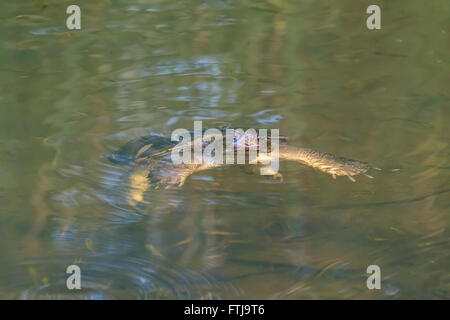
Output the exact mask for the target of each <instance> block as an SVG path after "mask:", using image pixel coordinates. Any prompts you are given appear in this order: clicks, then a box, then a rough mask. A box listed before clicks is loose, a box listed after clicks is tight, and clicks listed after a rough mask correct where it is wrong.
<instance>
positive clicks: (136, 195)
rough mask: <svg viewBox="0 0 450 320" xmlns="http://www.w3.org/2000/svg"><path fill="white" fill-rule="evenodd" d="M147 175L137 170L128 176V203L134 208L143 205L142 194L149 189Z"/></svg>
mask: <svg viewBox="0 0 450 320" xmlns="http://www.w3.org/2000/svg"><path fill="white" fill-rule="evenodd" d="M147 176H148V174H147V172H146V171H144V170H138V171H135V172H133V173H131V175H130V192H129V194H128V199H127V200H128V203H129V204H130V205H132V206H136V204H138V203H145V201H144V192H145V191H147V190H148V188H149V187H150V183H149V181H148V177H147Z"/></svg>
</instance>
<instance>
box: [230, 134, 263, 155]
mask: <svg viewBox="0 0 450 320" xmlns="http://www.w3.org/2000/svg"><path fill="white" fill-rule="evenodd" d="M234 147H235V148H236V149H240V148H244V149H245V150H246V151H247V150H258V148H259V139H258V134H257V133H256V131H254V130H247V131H245V132H243V133H242V132H239V131H234Z"/></svg>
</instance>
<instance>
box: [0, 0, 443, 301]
mask: <svg viewBox="0 0 450 320" xmlns="http://www.w3.org/2000/svg"><path fill="white" fill-rule="evenodd" d="M413 3H414V5H412V4H411V1H409V2H408V3H406V1H397V2H395V4H394V3H389V5H388V4H387V2H386V4H385V5H383V4H382V5H381V6H382V8H383V9H382V10H383V11H382V17H383V20H382V21H383V22H382V25H383V27H382V29H381V30H379V31H368V30H367V29H365V17H366V14H365V9H366V4H361V2H360V1H356V0H351V1H345V3H340V2H339V3H337V2H336V3H328V2H310V1H257V2H255V1H242V2H235V1H231V0H229V1H219V0H214V1H209V2H207V3H198V2H196V1H183V2H179V1H152V2H148V1H138V0H133V1H124V0H123V1H122V0H117V1H111V2H109V3H108V4H103V3H95V4H94V3H92V4H84V5H82V6H81V7H82V12H84V13H83V14H86V15H85V16H84V18H83V21H84V22H83V26H82V27H83V29H82V30H81V31H79V32H68V31H67V30H66V29H65V27H64V25H62V24H61V21H65V18H66V15H65V7H64V5H62V4H56V3H55V4H53V3H49V4H47V5H46V6H42V4H41V3H40V2H39V1H35V2H29V1H26V2H4V3H2V4H0V8H1V10H0V12H1V14H0V15H1V17H2V19H0V29H1V30H3V31H2V33H3V37H2V39H3V41H2V42H1V43H0V47H1V49H0V55H1V59H0V61H1V62H0V124H1V125H0V128H1V130H0V182H1V183H0V208H1V212H0V236H1V241H0V274H1V277H0V298H20V299H37V298H48V299H55V298H67V299H72V298H76V299H78V298H80V299H113V298H114V299H125V298H142V299H167V298H179V299H183V298H195V299H224V298H225V299H226V298H255V299H257V298H271V299H298V298H305V299H319V298H331V299H341V298H352V299H355V298H363V299H372V298H449V296H450V276H449V275H448V272H447V270H448V269H449V266H450V259H449V251H448V247H449V244H450V242H449V241H450V240H449V239H450V235H449V231H448V230H449V224H450V220H449V216H448V212H449V209H450V206H449V199H450V185H449V168H450V165H449V161H448V159H449V154H448V141H450V140H449V134H448V130H447V124H448V119H449V111H448V108H447V106H448V103H449V96H448V89H447V88H448V83H449V80H450V79H449V75H450V72H449V71H450V70H449V64H448V59H449V55H448V52H449V51H450V50H449V49H450V48H449V47H448V46H449V41H448V34H449V32H450V25H449V24H448V17H447V15H445V12H446V11H445V10H444V9H443V8H445V7H448V6H449V3H448V1H444V0H442V1H435V2H433V3H432V4H427V6H426V7H425V6H423V4H422V2H420V1H413ZM194 120H203V125H204V127H218V126H222V125H232V126H233V127H254V128H269V129H270V128H279V129H280V134H282V135H286V136H289V139H290V142H289V143H291V144H292V145H295V146H305V147H310V148H313V149H317V150H321V151H324V152H330V153H334V154H337V155H340V156H345V157H349V158H353V159H358V160H361V161H367V162H369V163H371V164H372V165H374V166H376V167H380V168H382V169H383V170H382V171H380V172H376V173H375V174H374V179H372V180H370V179H366V178H363V177H362V178H359V179H357V182H356V183H352V182H350V181H349V180H348V179H346V178H341V179H339V178H338V179H337V180H333V179H331V178H330V177H329V176H328V175H326V174H323V173H321V172H318V171H314V170H312V169H310V168H305V167H302V166H300V165H298V164H295V163H281V168H280V169H281V172H282V173H283V176H284V180H283V181H279V180H273V179H271V178H269V177H264V176H260V175H259V174H255V173H254V172H252V170H249V168H242V167H240V166H235V167H228V168H218V169H214V170H208V171H204V172H200V173H198V174H195V175H194V176H192V177H190V178H189V179H188V180H187V182H186V184H185V185H184V186H183V187H182V188H172V189H169V190H152V191H149V192H147V193H146V194H145V200H146V202H147V203H148V205H147V206H142V207H132V206H130V205H129V204H128V202H127V201H126V192H127V189H126V188H127V186H126V185H124V183H123V181H124V176H126V175H127V174H128V171H129V170H130V168H129V167H126V166H118V165H115V164H112V163H110V162H109V161H108V160H107V155H108V154H110V153H111V152H113V151H114V150H116V149H117V148H118V147H120V146H121V145H123V144H124V143H125V142H127V141H129V140H131V139H133V138H136V137H139V136H142V135H148V134H149V133H157V134H164V135H170V133H171V132H172V130H174V129H177V128H181V127H182V128H188V129H192V126H193V121H194ZM71 264H77V265H79V266H80V268H81V272H82V287H83V290H82V291H77V292H73V291H69V290H67V288H66V286H65V285H66V279H67V276H68V275H67V274H66V273H65V271H66V268H67V266H68V265H71ZM371 264H376V265H379V266H380V267H381V272H382V289H381V290H376V291H370V290H368V289H367V288H366V279H367V274H366V268H367V266H369V265H371Z"/></svg>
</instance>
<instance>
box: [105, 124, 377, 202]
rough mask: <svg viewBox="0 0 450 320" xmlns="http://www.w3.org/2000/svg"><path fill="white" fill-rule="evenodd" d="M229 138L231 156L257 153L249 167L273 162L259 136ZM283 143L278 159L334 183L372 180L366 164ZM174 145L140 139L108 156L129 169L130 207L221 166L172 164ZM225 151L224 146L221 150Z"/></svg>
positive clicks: (240, 134)
mask: <svg viewBox="0 0 450 320" xmlns="http://www.w3.org/2000/svg"><path fill="white" fill-rule="evenodd" d="M226 129H228V128H223V129H222V132H223V133H224V136H226V134H229V133H228V131H226ZM205 132H206V131H205V130H204V131H203V135H202V136H203V139H202V137H200V138H196V139H201V141H200V144H201V146H202V148H203V150H204V148H205V147H206V146H207V145H208V144H206V143H205V141H210V139H208V137H207V136H205ZM190 134H191V137H194V134H193V132H191V133H190ZM232 134H233V137H232V138H231V140H230V141H232V143H231V145H232V148H234V152H236V151H237V150H239V149H244V150H245V152H246V153H247V154H248V153H249V151H250V150H256V151H258V153H257V156H256V158H253V160H251V161H250V162H249V164H257V163H261V162H265V161H268V160H269V161H270V160H273V159H275V158H274V156H273V155H272V152H271V151H270V148H268V149H269V150H267V153H260V152H259V151H260V150H259V146H260V144H259V142H260V136H259V135H258V134H257V133H256V132H255V131H251V130H247V131H245V132H244V131H243V130H241V131H238V130H237V131H233V133H232ZM205 138H206V139H205ZM196 139H192V140H191V141H190V142H189V144H188V147H189V148H192V149H193V148H194V143H195V141H198V140H196ZM270 140H271V136H270V135H269V136H267V141H270ZM224 141H225V139H224ZM286 141H287V139H286V137H279V142H280V143H279V147H278V158H279V159H284V160H291V161H296V162H300V163H302V164H305V165H308V166H310V167H313V168H317V169H319V170H321V171H323V172H326V173H328V174H330V175H331V176H332V177H333V178H334V179H336V176H347V177H348V178H349V179H350V180H351V181H353V182H355V179H354V178H353V176H355V175H358V174H364V175H366V176H367V177H369V178H372V177H371V176H370V175H368V174H367V173H366V172H367V171H368V170H369V169H371V167H370V166H369V164H368V163H365V162H360V161H357V160H351V159H346V158H341V157H337V156H335V155H332V154H328V153H323V152H319V151H314V150H311V149H307V148H298V147H293V146H289V145H287V143H286ZM177 145H178V142H175V141H172V140H171V139H170V138H169V137H166V136H161V135H149V136H142V137H139V138H136V139H133V140H131V141H129V142H128V143H126V144H125V145H124V146H122V147H121V148H120V149H119V150H117V151H116V152H115V153H114V154H111V155H109V156H108V159H109V160H110V161H111V162H113V163H116V164H120V165H130V166H132V167H133V168H132V170H131V171H130V173H129V175H128V182H129V184H130V192H129V194H128V199H127V200H128V202H129V203H130V204H132V205H135V204H137V203H143V195H144V192H145V191H146V190H147V189H149V188H150V187H152V188H155V189H157V188H160V187H164V188H170V187H172V186H179V187H181V186H182V185H183V184H184V182H185V181H186V179H187V178H188V177H189V176H190V175H191V174H193V173H194V172H198V171H202V170H206V169H209V168H214V167H219V166H222V165H224V164H223V163H222V162H217V160H216V159H214V158H213V157H208V156H205V155H204V154H202V161H201V163H194V161H193V162H192V163H189V164H185V163H181V164H174V162H173V161H172V158H171V152H172V151H173V150H174V148H175V147H176V146H177ZM269 145H271V144H269ZM225 147H226V146H225V144H224V150H225ZM194 159H195V153H194ZM376 169H377V168H376ZM266 174H267V173H266ZM269 174H272V175H273V176H274V177H275V178H276V177H278V178H281V177H282V176H281V174H279V173H278V172H272V173H270V171H269Z"/></svg>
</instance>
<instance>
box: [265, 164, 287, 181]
mask: <svg viewBox="0 0 450 320" xmlns="http://www.w3.org/2000/svg"><path fill="white" fill-rule="evenodd" d="M263 168H264V169H265V172H264V173H265V174H264V175H265V176H272V178H273V179H274V180H280V182H283V175H282V174H281V173H279V172H278V171H275V170H273V169H272V168H271V166H270V165H266V166H263Z"/></svg>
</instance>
